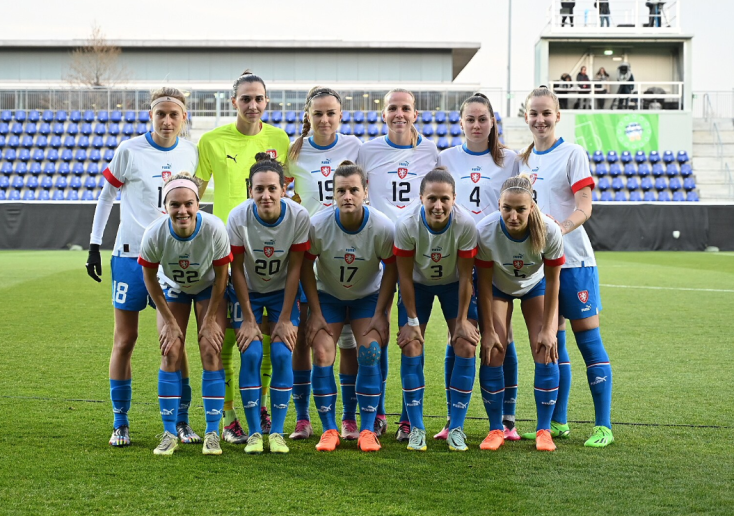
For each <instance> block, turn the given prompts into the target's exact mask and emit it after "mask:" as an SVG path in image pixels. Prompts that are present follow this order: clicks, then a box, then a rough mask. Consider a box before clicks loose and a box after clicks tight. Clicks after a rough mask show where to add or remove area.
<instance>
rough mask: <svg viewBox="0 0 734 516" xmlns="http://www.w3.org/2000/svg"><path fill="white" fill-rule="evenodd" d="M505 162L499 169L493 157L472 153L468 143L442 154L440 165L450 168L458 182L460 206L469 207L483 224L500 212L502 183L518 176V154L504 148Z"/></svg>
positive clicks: (458, 202) (457, 198)
mask: <svg viewBox="0 0 734 516" xmlns="http://www.w3.org/2000/svg"><path fill="white" fill-rule="evenodd" d="M502 152H503V154H504V158H505V159H504V161H503V164H502V166H501V167H498V166H497V165H496V164H495V162H494V159H492V154H491V153H490V152H489V149H487V151H486V152H481V153H478V152H472V151H470V150H469V149H467V148H466V144H464V145H461V146H456V147H451V148H450V149H446V150H445V151H443V152H442V153H441V154H439V155H438V165H439V166H444V167H446V168H447V169H448V171H449V172H450V173H451V175H452V176H453V177H454V181H456V204H458V205H459V206H461V207H462V208H465V209H466V210H467V211H469V212H470V213H471V214H472V216H473V217H474V222H479V221H480V220H482V219H483V218H484V217H486V216H487V215H489V214H490V213H492V212H493V211H497V210H498V207H499V198H500V189H501V188H502V183H504V182H505V180H506V179H508V178H510V177H511V176H513V175H517V160H516V158H517V153H516V152H515V151H512V150H510V149H502Z"/></svg>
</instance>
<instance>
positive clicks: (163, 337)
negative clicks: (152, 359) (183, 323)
mask: <svg viewBox="0 0 734 516" xmlns="http://www.w3.org/2000/svg"><path fill="white" fill-rule="evenodd" d="M158 341H159V342H160V345H161V355H163V356H166V355H168V353H169V352H170V351H171V349H173V347H174V346H177V345H179V343H180V344H181V345H183V342H184V334H183V332H182V331H181V328H179V327H178V324H177V323H176V321H173V322H170V323H165V324H164V325H163V327H162V328H161V332H160V335H158Z"/></svg>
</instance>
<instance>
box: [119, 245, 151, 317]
mask: <svg viewBox="0 0 734 516" xmlns="http://www.w3.org/2000/svg"><path fill="white" fill-rule="evenodd" d="M110 270H111V271H112V306H114V307H115V308H119V309H120V310H128V311H130V312H141V311H143V310H145V307H146V305H150V306H152V307H153V308H155V305H154V304H153V300H152V299H151V298H150V296H149V295H148V289H147V288H145V280H144V279H143V266H142V265H140V264H139V263H138V260H137V258H126V257H122V256H113V257H112V261H111V263H110Z"/></svg>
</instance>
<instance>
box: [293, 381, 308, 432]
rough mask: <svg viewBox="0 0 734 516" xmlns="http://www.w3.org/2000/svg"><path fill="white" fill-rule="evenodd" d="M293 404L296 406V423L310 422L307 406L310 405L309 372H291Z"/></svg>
mask: <svg viewBox="0 0 734 516" xmlns="http://www.w3.org/2000/svg"><path fill="white" fill-rule="evenodd" d="M293 404H294V405H295V406H296V421H301V420H302V419H305V420H306V421H310V420H311V415H310V414H309V412H308V406H309V405H310V404H311V370H310V369H306V370H305V371H293Z"/></svg>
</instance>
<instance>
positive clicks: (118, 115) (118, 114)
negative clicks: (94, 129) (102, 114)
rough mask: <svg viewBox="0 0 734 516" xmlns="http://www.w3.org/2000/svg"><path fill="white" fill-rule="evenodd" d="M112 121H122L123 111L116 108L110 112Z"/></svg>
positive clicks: (117, 122)
mask: <svg viewBox="0 0 734 516" xmlns="http://www.w3.org/2000/svg"><path fill="white" fill-rule="evenodd" d="M110 122H114V123H116V124H119V123H120V122H122V111H120V110H117V109H116V110H114V111H113V112H112V113H110Z"/></svg>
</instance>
